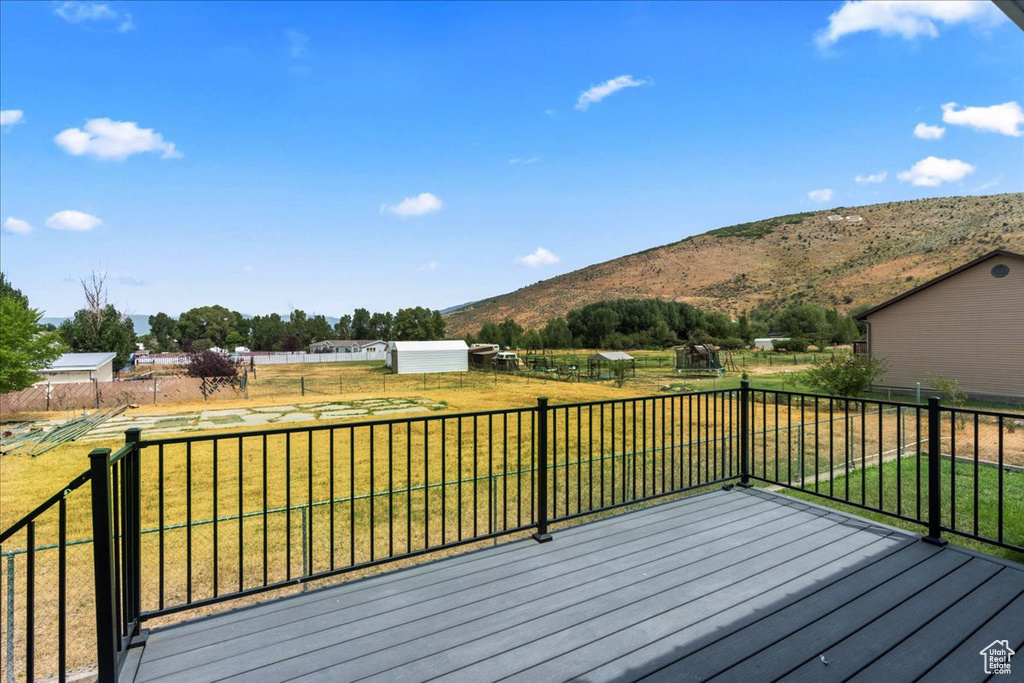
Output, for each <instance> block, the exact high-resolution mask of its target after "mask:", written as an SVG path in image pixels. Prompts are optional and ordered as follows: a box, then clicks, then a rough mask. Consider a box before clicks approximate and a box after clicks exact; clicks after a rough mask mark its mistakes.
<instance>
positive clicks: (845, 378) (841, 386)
mask: <svg viewBox="0 0 1024 683" xmlns="http://www.w3.org/2000/svg"><path fill="white" fill-rule="evenodd" d="M885 370H886V363H885V361H884V360H882V359H881V358H870V357H868V356H848V357H843V356H833V357H831V358H828V359H825V360H820V361H817V362H815V363H814V364H813V365H812V367H811V368H810V369H809V370H807V371H805V372H804V373H803V381H804V383H805V384H807V385H808V386H810V387H811V388H812V389H817V390H819V391H822V392H824V393H826V394H831V395H833V396H850V397H856V396H860V395H861V394H863V393H864V392H865V391H866V390H867V388H868V387H870V386H871V385H872V384H874V383H875V380H877V379H878V378H879V377H881V376H882V375H884V374H885Z"/></svg>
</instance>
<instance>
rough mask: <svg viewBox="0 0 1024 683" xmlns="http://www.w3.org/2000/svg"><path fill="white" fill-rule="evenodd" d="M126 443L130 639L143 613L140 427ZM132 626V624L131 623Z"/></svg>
mask: <svg viewBox="0 0 1024 683" xmlns="http://www.w3.org/2000/svg"><path fill="white" fill-rule="evenodd" d="M124 441H125V443H126V444H131V445H132V452H131V453H129V454H128V455H126V456H125V458H126V460H125V462H126V463H127V464H128V466H129V467H130V468H131V469H130V470H129V473H130V479H129V480H128V483H129V494H128V495H129V502H130V503H131V515H130V517H129V519H130V520H131V521H130V523H131V529H130V530H129V531H130V534H129V535H127V536H126V539H125V540H126V541H127V543H128V546H129V547H130V548H131V555H130V557H131V564H130V565H129V569H130V571H131V587H132V591H131V599H132V605H131V612H129V614H130V617H131V620H132V621H134V622H135V625H134V628H133V630H132V632H131V633H128V634H126V635H127V636H128V637H131V636H135V635H138V633H139V615H140V614H141V613H142V520H141V513H140V504H141V498H142V496H141V494H140V479H141V472H142V462H141V461H142V451H141V449H140V448H139V442H140V441H142V430H141V429H140V428H138V427H132V428H130V429H128V430H126V431H125V433H124ZM129 624H131V622H129Z"/></svg>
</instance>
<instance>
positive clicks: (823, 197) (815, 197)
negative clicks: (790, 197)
mask: <svg viewBox="0 0 1024 683" xmlns="http://www.w3.org/2000/svg"><path fill="white" fill-rule="evenodd" d="M807 197H808V198H809V199H810V200H811V201H812V202H827V201H829V200H830V199H832V190H830V189H829V188H827V187H826V188H824V189H821V190H811V191H810V192H808V193H807Z"/></svg>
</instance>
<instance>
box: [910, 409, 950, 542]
mask: <svg viewBox="0 0 1024 683" xmlns="http://www.w3.org/2000/svg"><path fill="white" fill-rule="evenodd" d="M940 417H941V415H940V412H939V397H938V396H930V397H929V398H928V535H927V536H925V537H924V538H923V539H922V540H924V541H927V542H928V543H933V544H935V545H946V543H947V541H946V539H944V538H943V537H942V489H941V488H940V487H941V486H942V484H941V482H940V479H941V477H940V475H941V469H940V468H941V467H942V454H941V452H940V448H941V442H942V438H941V437H942V421H941V419H940ZM917 495H919V496H920V495H921V492H920V491H918V492H917Z"/></svg>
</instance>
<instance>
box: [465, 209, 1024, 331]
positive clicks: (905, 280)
mask: <svg viewBox="0 0 1024 683" xmlns="http://www.w3.org/2000/svg"><path fill="white" fill-rule="evenodd" d="M830 216H832V217H833V218H832V220H829V217H830ZM836 216H842V217H843V220H836V218H835V217H836ZM848 216H860V218H861V220H860V221H856V220H847V219H846V217H848ZM998 247H1003V248H1006V249H1010V250H1013V251H1018V252H1024V194H1020V193H1015V194H1001V195H991V196H984V197H944V198H938V199H920V200H915V201H907V202H889V203H886V204H873V205H870V206H860V207H852V208H850V207H839V208H835V209H830V210H824V211H814V212H809V213H800V214H792V215H789V216H778V217H776V218H769V219H766V220H762V221H756V222H753V223H743V224H741V225H733V226H729V227H725V228H719V229H717V230H712V231H710V232H706V233H704V234H702V235H697V236H695V237H688V238H686V239H684V240H682V241H680V242H675V243H673V244H667V245H665V246H663V247H656V248H654V249H648V250H646V251H642V252H639V253H636V254H631V255H629V256H623V257H621V258H617V259H614V260H612V261H606V262H604V263H599V264H596V265H593V266H588V267H586V268H582V269H580V270H576V271H573V272H571V273H566V274H565V275H559V276H558V277H554V278H551V279H550V280H542V281H541V282H537V283H535V284H532V285H530V286H528V287H524V288H522V289H519V290H517V291H515V292H511V293H509V294H503V295H501V296H497V297H493V298H490V299H485V300H483V301H478V302H475V303H473V304H470V305H468V306H466V307H464V308H461V309H458V310H456V311H453V312H451V313H449V314H447V316H446V318H447V321H448V334H449V336H456V337H461V336H464V335H465V334H467V333H470V332H474V333H475V332H476V331H477V330H479V329H480V326H481V325H482V324H483V323H485V322H487V321H498V320H502V319H504V318H506V317H512V318H515V319H516V320H517V321H518V322H519V323H520V324H522V325H523V326H525V327H539V326H541V325H543V324H544V321H545V320H546V319H547V318H549V317H551V316H552V315H555V314H557V315H565V314H566V313H567V312H568V311H569V310H571V309H573V308H576V307H578V306H582V305H584V304H588V303H593V302H595V301H601V300H604V299H615V298H648V297H650V298H661V299H670V300H675V301H686V302H689V303H692V304H695V305H697V306H700V307H702V308H707V309H711V310H722V311H725V312H728V313H731V314H736V313H741V312H744V311H747V310H749V309H751V308H753V307H754V306H756V305H757V304H759V303H761V302H763V301H772V300H801V301H807V302H812V303H821V304H826V305H830V306H836V307H837V308H839V309H840V310H844V311H845V310H847V309H849V308H853V307H855V306H858V305H860V304H875V303H878V302H881V301H883V300H885V299H887V298H889V297H891V296H894V295H895V294H898V293H899V292H902V291H904V290H906V289H909V288H911V287H913V286H915V285H917V284H920V283H921V282H924V281H926V280H928V279H930V278H932V277H935V276H936V275H939V274H941V273H944V272H946V271H947V270H949V269H950V268H953V267H955V266H957V265H959V264H961V263H963V262H965V261H968V260H970V259H972V258H974V257H976V256H979V255H981V254H983V253H986V252H988V251H991V250H993V249H996V248H998Z"/></svg>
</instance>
